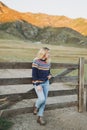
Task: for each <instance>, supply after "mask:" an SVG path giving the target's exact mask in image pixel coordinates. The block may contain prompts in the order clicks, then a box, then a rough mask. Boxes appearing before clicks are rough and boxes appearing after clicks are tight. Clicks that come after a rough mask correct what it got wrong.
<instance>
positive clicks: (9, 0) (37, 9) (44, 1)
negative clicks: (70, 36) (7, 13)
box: [1, 0, 87, 18]
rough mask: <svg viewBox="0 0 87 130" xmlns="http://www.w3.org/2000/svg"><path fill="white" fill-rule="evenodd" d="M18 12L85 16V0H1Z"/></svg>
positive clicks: (86, 7)
mask: <svg viewBox="0 0 87 130" xmlns="http://www.w3.org/2000/svg"><path fill="white" fill-rule="evenodd" d="M1 2H3V3H4V4H6V5H7V6H8V7H10V8H12V9H15V10H17V11H20V12H32V13H45V14H49V15H58V16H63V15H64V16H67V17H69V18H81V17H82V18H87V0H1Z"/></svg>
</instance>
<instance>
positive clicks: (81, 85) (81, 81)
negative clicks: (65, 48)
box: [78, 57, 84, 112]
mask: <svg viewBox="0 0 87 130" xmlns="http://www.w3.org/2000/svg"><path fill="white" fill-rule="evenodd" d="M78 77H79V82H78V83H79V85H78V111H79V112H83V108H84V58H83V57H82V58H80V59H79V70H78Z"/></svg>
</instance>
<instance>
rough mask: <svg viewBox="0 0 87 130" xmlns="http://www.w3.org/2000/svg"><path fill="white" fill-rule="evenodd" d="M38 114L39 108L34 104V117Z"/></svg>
mask: <svg viewBox="0 0 87 130" xmlns="http://www.w3.org/2000/svg"><path fill="white" fill-rule="evenodd" d="M37 112H38V108H37V107H35V104H34V106H33V114H34V115H36V114H37Z"/></svg>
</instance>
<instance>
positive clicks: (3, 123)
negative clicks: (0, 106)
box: [0, 117, 13, 130]
mask: <svg viewBox="0 0 87 130" xmlns="http://www.w3.org/2000/svg"><path fill="white" fill-rule="evenodd" d="M12 125H13V123H12V122H11V121H8V120H7V119H4V118H1V117H0V130H8V129H9V128H10V127H12Z"/></svg>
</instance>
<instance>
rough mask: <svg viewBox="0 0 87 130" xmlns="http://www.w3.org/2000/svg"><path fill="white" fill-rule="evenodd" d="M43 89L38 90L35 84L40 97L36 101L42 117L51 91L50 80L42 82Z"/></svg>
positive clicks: (39, 114)
mask: <svg viewBox="0 0 87 130" xmlns="http://www.w3.org/2000/svg"><path fill="white" fill-rule="evenodd" d="M41 86H42V90H41V91H39V90H37V86H35V91H36V93H37V96H38V99H37V101H36V104H35V106H36V107H37V108H38V109H39V111H38V116H40V117H42V116H43V113H44V109H45V105H46V100H47V96H48V91H49V80H47V81H46V82H44V83H42V84H41Z"/></svg>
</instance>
